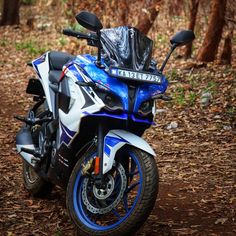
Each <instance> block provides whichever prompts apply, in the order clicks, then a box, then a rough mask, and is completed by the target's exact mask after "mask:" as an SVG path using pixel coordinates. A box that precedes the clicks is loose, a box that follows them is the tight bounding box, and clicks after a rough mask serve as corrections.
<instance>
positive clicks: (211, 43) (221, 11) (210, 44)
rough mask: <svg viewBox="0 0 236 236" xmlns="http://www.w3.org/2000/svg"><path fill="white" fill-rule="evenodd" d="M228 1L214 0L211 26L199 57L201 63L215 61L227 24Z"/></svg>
mask: <svg viewBox="0 0 236 236" xmlns="http://www.w3.org/2000/svg"><path fill="white" fill-rule="evenodd" d="M226 1H227V0H212V12H211V15H210V20H209V26H208V29H207V32H206V36H205V39H204V41H203V44H202V47H201V49H200V51H199V53H198V56H197V60H199V61H204V62H210V61H214V60H215V57H216V55H217V50H218V46H219V43H220V40H221V36H222V31H223V27H224V22H225V9H226Z"/></svg>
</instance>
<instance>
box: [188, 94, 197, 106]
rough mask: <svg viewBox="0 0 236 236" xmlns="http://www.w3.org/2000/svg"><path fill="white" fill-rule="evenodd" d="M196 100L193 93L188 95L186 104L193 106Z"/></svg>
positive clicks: (195, 95)
mask: <svg viewBox="0 0 236 236" xmlns="http://www.w3.org/2000/svg"><path fill="white" fill-rule="evenodd" d="M196 100H197V94H196V93H195V92H193V91H191V92H189V94H188V102H189V105H190V106H194V105H195V103H196Z"/></svg>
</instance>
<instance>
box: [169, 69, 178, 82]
mask: <svg viewBox="0 0 236 236" xmlns="http://www.w3.org/2000/svg"><path fill="white" fill-rule="evenodd" d="M167 77H168V78H169V80H177V79H178V78H179V74H178V71H177V69H175V68H174V69H172V70H171V71H170V72H168V73H167Z"/></svg>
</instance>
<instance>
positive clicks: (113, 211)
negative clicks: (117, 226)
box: [111, 209, 120, 219]
mask: <svg viewBox="0 0 236 236" xmlns="http://www.w3.org/2000/svg"><path fill="white" fill-rule="evenodd" d="M111 212H112V213H113V214H114V215H115V216H116V217H117V218H118V219H120V214H119V213H118V212H117V210H116V209H113V210H112V211H111Z"/></svg>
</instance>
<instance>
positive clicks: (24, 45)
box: [15, 40, 46, 56]
mask: <svg viewBox="0 0 236 236" xmlns="http://www.w3.org/2000/svg"><path fill="white" fill-rule="evenodd" d="M15 47H16V50H18V51H20V50H26V51H27V52H28V53H29V54H30V55H32V56H35V55H38V54H42V53H43V52H45V51H46V49H45V48H44V47H38V44H37V43H36V42H35V41H32V40H26V41H23V42H19V43H18V42H17V43H15Z"/></svg>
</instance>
